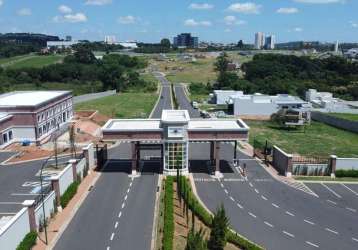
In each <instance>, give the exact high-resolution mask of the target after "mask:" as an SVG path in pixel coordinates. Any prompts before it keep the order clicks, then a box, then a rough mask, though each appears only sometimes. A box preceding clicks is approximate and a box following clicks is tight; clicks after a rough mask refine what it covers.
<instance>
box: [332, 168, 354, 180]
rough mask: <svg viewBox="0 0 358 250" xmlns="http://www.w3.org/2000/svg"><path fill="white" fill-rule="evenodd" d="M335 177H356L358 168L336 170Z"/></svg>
mask: <svg viewBox="0 0 358 250" xmlns="http://www.w3.org/2000/svg"><path fill="white" fill-rule="evenodd" d="M336 177H339V178H342V177H352V178H358V170H355V169H348V170H343V169H340V170H336Z"/></svg>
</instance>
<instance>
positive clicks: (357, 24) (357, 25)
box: [349, 21, 358, 28]
mask: <svg viewBox="0 0 358 250" xmlns="http://www.w3.org/2000/svg"><path fill="white" fill-rule="evenodd" d="M349 23H350V24H351V26H352V27H353V28H358V23H356V22H354V21H350V22H349Z"/></svg>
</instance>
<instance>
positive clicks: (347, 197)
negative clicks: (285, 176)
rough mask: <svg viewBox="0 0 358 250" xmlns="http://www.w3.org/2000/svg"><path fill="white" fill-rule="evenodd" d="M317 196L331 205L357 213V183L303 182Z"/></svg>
mask: <svg viewBox="0 0 358 250" xmlns="http://www.w3.org/2000/svg"><path fill="white" fill-rule="evenodd" d="M305 184H306V186H308V187H309V188H310V189H311V190H312V191H313V192H315V193H316V194H317V195H318V196H319V198H321V199H323V200H324V201H325V202H327V203H328V204H330V205H332V206H339V207H342V208H344V209H346V210H349V211H351V212H352V213H358V184H347V183H305Z"/></svg>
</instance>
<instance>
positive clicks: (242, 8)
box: [228, 2, 262, 14]
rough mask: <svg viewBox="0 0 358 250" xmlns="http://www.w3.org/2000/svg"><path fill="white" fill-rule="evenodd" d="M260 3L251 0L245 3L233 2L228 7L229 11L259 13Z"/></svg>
mask: <svg viewBox="0 0 358 250" xmlns="http://www.w3.org/2000/svg"><path fill="white" fill-rule="evenodd" d="M261 8H262V5H259V4H255V3H252V2H247V3H234V4H231V5H230V6H229V8H228V10H229V11H233V12H238V13H244V14H259V13H260V10H261Z"/></svg>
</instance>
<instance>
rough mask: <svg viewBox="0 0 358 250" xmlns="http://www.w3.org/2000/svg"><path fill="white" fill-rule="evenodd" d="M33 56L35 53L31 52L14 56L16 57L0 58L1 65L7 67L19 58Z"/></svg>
mask: <svg viewBox="0 0 358 250" xmlns="http://www.w3.org/2000/svg"><path fill="white" fill-rule="evenodd" d="M31 56H33V55H31V54H29V55H21V56H14V57H9V58H0V65H1V66H3V67H6V65H8V64H11V63H13V62H15V61H18V60H23V59H26V58H27V57H31Z"/></svg>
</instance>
